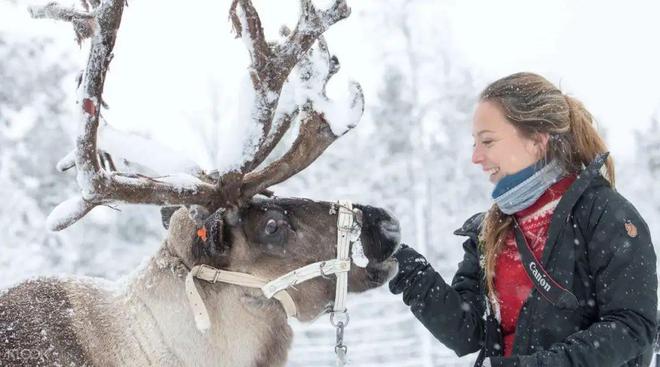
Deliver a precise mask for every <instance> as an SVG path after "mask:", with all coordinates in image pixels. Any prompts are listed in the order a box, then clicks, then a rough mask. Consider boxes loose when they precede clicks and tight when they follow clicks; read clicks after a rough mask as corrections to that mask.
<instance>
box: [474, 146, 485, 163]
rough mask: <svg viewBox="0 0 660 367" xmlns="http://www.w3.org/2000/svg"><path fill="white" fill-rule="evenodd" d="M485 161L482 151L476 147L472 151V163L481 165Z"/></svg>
mask: <svg viewBox="0 0 660 367" xmlns="http://www.w3.org/2000/svg"><path fill="white" fill-rule="evenodd" d="M483 160H484V155H483V153H482V152H481V149H479V147H475V148H474V149H473V150H472V163H474V164H480V163H481V162H483Z"/></svg>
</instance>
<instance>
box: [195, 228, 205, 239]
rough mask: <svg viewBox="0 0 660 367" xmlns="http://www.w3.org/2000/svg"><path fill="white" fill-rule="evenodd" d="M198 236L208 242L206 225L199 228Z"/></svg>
mask: <svg viewBox="0 0 660 367" xmlns="http://www.w3.org/2000/svg"><path fill="white" fill-rule="evenodd" d="M197 237H199V238H201V239H202V241H204V242H206V227H202V228H200V229H198V230H197Z"/></svg>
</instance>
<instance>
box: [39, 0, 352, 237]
mask: <svg viewBox="0 0 660 367" xmlns="http://www.w3.org/2000/svg"><path fill="white" fill-rule="evenodd" d="M124 1H125V0H108V1H104V2H97V1H93V2H90V4H92V7H93V11H92V12H78V11H75V10H72V9H65V8H62V7H60V6H58V5H57V4H54V3H50V4H48V5H46V6H45V7H42V8H31V9H30V13H31V14H32V15H33V16H34V17H47V18H55V19H59V20H65V21H70V22H73V23H74V25H75V24H76V23H80V24H84V25H85V26H86V27H87V28H88V29H89V30H92V31H93V32H91V33H93V37H92V38H91V50H90V56H89V60H88V63H87V66H86V68H85V70H84V73H83V76H82V83H81V85H80V96H79V99H78V101H77V103H78V107H79V113H80V124H81V128H80V131H81V133H80V135H79V136H78V138H77V140H76V150H75V154H73V155H69V156H67V157H65V159H64V160H63V162H64V163H62V164H61V166H62V167H64V166H70V164H68V165H67V164H66V163H70V162H71V161H72V159H71V158H72V157H73V156H75V166H76V168H77V177H76V179H77V181H78V184H79V186H80V187H81V194H82V195H81V196H80V197H75V198H72V199H69V200H67V201H65V202H64V203H62V204H60V205H58V206H57V207H56V208H55V209H54V210H53V212H52V213H51V215H50V216H49V219H48V222H49V227H50V228H51V229H53V230H60V229H63V228H66V227H67V226H69V225H71V224H73V223H75V222H76V221H77V220H79V219H80V218H82V217H83V216H84V215H86V214H87V213H88V212H89V211H90V210H91V209H93V208H94V207H96V206H98V205H108V204H110V203H112V202H125V203H140V204H157V205H165V204H167V205H182V204H183V205H193V204H195V205H202V206H205V207H206V208H208V209H209V210H215V209H217V208H219V207H222V206H227V205H241V204H242V203H244V202H245V201H246V200H248V199H249V198H250V197H252V196H253V195H255V194H258V193H260V192H263V191H264V190H266V189H267V188H268V187H269V186H271V185H274V184H277V183H279V182H282V181H284V180H286V179H287V178H289V177H291V176H292V175H294V174H296V173H297V172H300V171H301V170H303V169H304V168H305V167H307V166H308V165H309V164H311V162H313V161H314V160H315V159H316V158H317V157H318V156H319V155H320V154H321V153H322V152H323V151H324V150H325V149H326V148H327V147H328V146H329V145H330V144H332V142H333V141H334V140H335V139H337V137H339V136H341V135H343V134H344V133H345V132H346V131H348V130H350V129H351V128H352V127H353V126H355V125H356V124H357V122H358V121H359V119H360V117H361V115H362V111H363V109H364V99H363V96H362V92H361V89H360V87H359V85H358V84H357V83H351V85H350V91H351V97H350V99H349V101H348V102H347V104H348V109H347V110H348V113H344V114H339V113H337V111H338V109H337V108H336V107H335V104H334V103H332V102H331V101H330V100H329V99H328V98H327V96H326V95H325V86H326V84H327V82H328V80H329V79H330V77H332V75H334V74H335V73H336V72H337V70H338V68H339V63H338V61H337V58H336V57H333V56H331V55H330V54H329V52H328V49H327V45H326V44H325V41H324V40H323V39H322V38H321V34H323V32H325V31H326V30H327V29H328V28H329V27H330V26H331V25H333V24H334V23H336V22H337V21H339V20H341V19H344V18H346V17H348V16H349V14H350V9H349V8H348V6H347V5H346V2H345V0H337V1H335V2H334V4H333V5H332V6H330V7H329V8H328V9H325V10H318V9H316V8H315V7H314V6H313V4H312V2H311V1H310V0H300V4H301V14H300V18H299V20H298V24H297V26H296V28H295V30H294V31H293V32H291V33H290V34H289V35H288V37H287V38H286V39H285V40H284V41H283V42H281V43H269V42H267V41H266V39H265V37H264V34H263V29H262V27H261V20H260V18H259V15H258V13H257V11H256V9H255V8H254V6H253V5H252V2H251V1H250V0H233V1H232V4H231V7H230V11H229V14H230V19H231V21H232V23H233V25H234V29H235V31H236V34H237V36H238V37H240V38H242V39H243V41H244V42H245V44H246V47H247V49H248V52H249V53H250V58H251V65H250V67H249V68H248V71H249V73H250V78H251V81H252V86H253V88H254V91H255V94H254V95H255V99H254V101H253V111H254V113H253V119H254V121H255V122H256V123H257V124H258V125H259V126H260V127H261V135H260V136H258V137H257V138H255V141H253V142H249V143H251V144H252V146H253V148H254V149H253V151H254V154H252V155H251V156H250V157H249V158H247V159H246V160H245V162H243V163H242V164H241V166H240V167H241V168H240V170H239V171H232V172H227V173H225V174H224V175H222V176H220V177H217V176H216V177H215V178H213V176H210V175H206V174H204V173H203V172H196V173H193V174H180V175H176V176H164V177H148V176H144V175H139V174H126V173H122V172H116V171H113V170H108V169H106V168H107V167H103V166H102V165H101V164H100V163H99V158H98V156H99V150H98V148H97V135H98V129H99V118H100V109H101V107H102V102H101V101H102V99H101V95H102V92H103V84H104V81H105V77H106V73H107V70H108V65H109V63H110V61H111V59H112V49H113V47H114V43H115V39H116V35H117V30H118V29H119V25H120V22H121V16H122V12H123V7H124ZM78 28H80V26H78ZM87 33H90V32H87ZM87 33H85V35H87ZM78 36H79V38H80V37H81V35H80V34H79V35H78ZM316 41H318V43H317V44H318V46H317V47H312V45H313V44H314V43H315V42H316ZM296 65H298V66H297V68H296V72H295V73H292V70H294V67H296ZM297 117H299V118H300V119H301V122H300V130H299V133H298V137H297V138H296V140H295V141H294V143H293V144H292V146H291V148H290V150H289V151H288V152H287V153H285V154H284V155H283V156H282V157H280V158H279V159H277V160H275V161H274V162H272V163H271V164H269V165H268V166H267V167H264V168H263V169H261V170H259V171H256V172H253V171H254V170H255V169H256V168H258V167H259V166H260V165H261V163H263V161H264V160H265V159H266V158H267V157H268V156H269V155H270V154H271V152H272V150H273V149H274V147H275V146H276V145H277V144H278V142H279V141H280V140H281V139H282V137H283V136H284V134H285V133H286V131H287V130H288V129H289V128H290V126H291V125H292V122H293V121H294V120H295V119H296V118H297ZM329 121H330V122H332V125H331V124H330V123H329ZM104 157H105V154H104ZM106 158H108V157H106ZM110 161H111V160H110Z"/></svg>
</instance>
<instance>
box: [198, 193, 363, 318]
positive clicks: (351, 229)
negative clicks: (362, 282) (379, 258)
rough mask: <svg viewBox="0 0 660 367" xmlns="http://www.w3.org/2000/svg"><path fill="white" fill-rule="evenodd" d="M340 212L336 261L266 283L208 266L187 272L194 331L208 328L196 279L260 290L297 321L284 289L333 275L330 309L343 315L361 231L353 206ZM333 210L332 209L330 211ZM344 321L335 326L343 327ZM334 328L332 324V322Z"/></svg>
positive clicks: (342, 207)
mask: <svg viewBox="0 0 660 367" xmlns="http://www.w3.org/2000/svg"><path fill="white" fill-rule="evenodd" d="M337 204H338V206H339V212H338V216H337V258H336V259H332V260H327V261H319V262H315V263H313V264H309V265H306V266H303V267H301V268H298V269H296V270H294V271H291V272H289V273H287V274H284V275H282V276H280V277H279V278H276V279H273V280H271V281H267V280H265V279H261V278H259V277H256V276H254V275H251V274H246V273H237V272H232V271H227V270H221V269H216V268H214V267H211V266H209V265H197V266H194V267H193V268H192V269H190V272H189V273H188V275H187V276H186V295H187V296H188V301H189V303H190V307H191V308H192V310H193V315H194V317H195V324H196V326H197V329H199V330H200V331H205V330H206V329H208V328H209V326H210V325H211V322H210V320H209V314H208V311H207V310H206V306H205V305H204V301H203V300H202V297H201V296H200V294H199V290H198V289H197V285H196V284H195V278H197V279H202V280H205V281H207V282H210V283H216V282H223V283H228V284H234V285H240V286H244V287H250V288H260V289H261V291H262V292H263V294H264V296H265V297H266V298H273V297H274V298H275V299H277V300H278V301H280V303H281V304H282V306H283V307H284V310H285V311H286V314H287V317H296V316H297V309H296V304H295V302H294V301H293V298H291V295H290V294H289V293H288V292H287V291H286V289H287V288H289V287H292V286H294V285H296V284H300V283H302V282H304V281H306V280H309V279H313V278H316V277H319V276H327V275H330V274H335V275H336V277H337V287H336V292H335V305H334V308H333V319H334V317H335V314H344V315H346V294H347V293H348V271H349V270H350V269H351V261H350V259H349V248H350V244H351V242H353V241H356V240H359V236H360V228H359V227H358V226H355V225H354V223H355V213H354V212H353V205H352V204H351V203H350V202H348V201H339V202H338V203H337ZM332 210H333V209H331V211H332ZM344 320H345V321H344V322H342V321H339V322H338V323H341V324H343V326H346V323H347V322H348V316H347V315H346V316H345V319H344ZM333 324H334V321H333Z"/></svg>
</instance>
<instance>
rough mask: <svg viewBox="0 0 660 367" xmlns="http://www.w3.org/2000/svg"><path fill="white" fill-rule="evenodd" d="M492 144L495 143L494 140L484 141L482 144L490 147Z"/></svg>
mask: <svg viewBox="0 0 660 367" xmlns="http://www.w3.org/2000/svg"><path fill="white" fill-rule="evenodd" d="M492 143H493V141H492V140H484V141H482V142H481V144H483V145H490V144H492Z"/></svg>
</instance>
